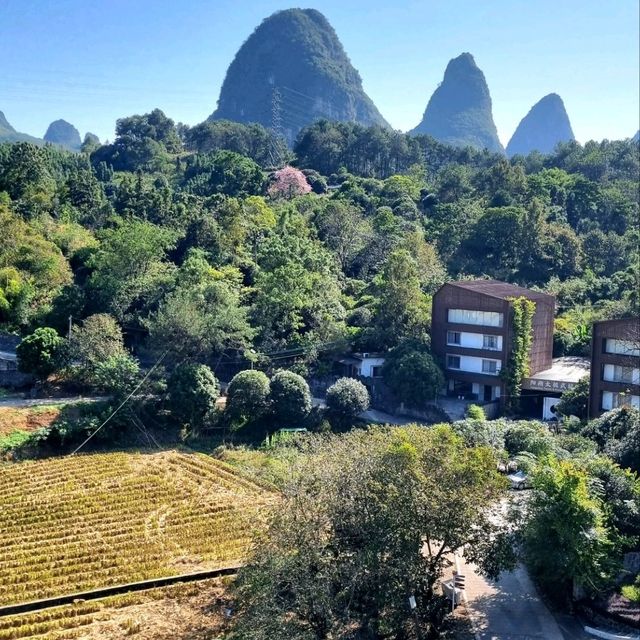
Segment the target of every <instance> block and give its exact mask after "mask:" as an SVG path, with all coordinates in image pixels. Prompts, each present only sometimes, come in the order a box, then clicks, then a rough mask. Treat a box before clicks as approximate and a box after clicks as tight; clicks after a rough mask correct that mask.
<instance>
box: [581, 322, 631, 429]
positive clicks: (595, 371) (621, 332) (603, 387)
mask: <svg viewBox="0 0 640 640" xmlns="http://www.w3.org/2000/svg"><path fill="white" fill-rule="evenodd" d="M607 340H620V341H623V342H625V343H627V344H628V348H627V349H624V351H625V353H609V352H608V350H607V345H608V344H610V343H607ZM638 350H640V318H638V317H636V318H623V319H621V320H603V321H601V322H595V323H594V325H593V335H592V338H591V381H590V388H589V418H596V417H598V416H599V415H601V414H602V413H603V412H604V411H606V410H607V409H606V408H603V396H604V393H605V392H612V393H614V394H624V397H625V398H626V399H625V401H629V400H630V398H631V396H640V385H638V384H633V383H629V382H615V381H607V380H605V379H604V377H605V367H606V365H613V366H616V365H617V366H619V367H626V368H631V369H640V356H639V355H636V352H637V351H638Z"/></svg>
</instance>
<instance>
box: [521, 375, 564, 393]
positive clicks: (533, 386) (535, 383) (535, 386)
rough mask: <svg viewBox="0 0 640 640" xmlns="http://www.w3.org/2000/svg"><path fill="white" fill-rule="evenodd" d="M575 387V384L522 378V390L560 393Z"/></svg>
mask: <svg viewBox="0 0 640 640" xmlns="http://www.w3.org/2000/svg"><path fill="white" fill-rule="evenodd" d="M575 386H576V383H575V382H566V381H561V380H539V379H537V378H524V379H523V380H522V388H523V389H528V390H530V391H557V392H558V393H562V392H563V391H568V390H569V389H573V387H575Z"/></svg>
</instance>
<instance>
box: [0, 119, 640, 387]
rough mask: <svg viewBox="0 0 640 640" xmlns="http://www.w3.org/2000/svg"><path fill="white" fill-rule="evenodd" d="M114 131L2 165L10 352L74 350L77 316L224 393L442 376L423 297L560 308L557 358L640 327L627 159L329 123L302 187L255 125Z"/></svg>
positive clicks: (618, 154) (310, 141) (155, 125)
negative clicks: (221, 383)
mask: <svg viewBox="0 0 640 640" xmlns="http://www.w3.org/2000/svg"><path fill="white" fill-rule="evenodd" d="M117 131H118V135H117V137H116V139H115V140H114V142H113V143H112V144H109V145H103V146H99V145H97V143H96V144H93V146H90V147H89V149H92V151H91V153H90V154H89V153H88V152H85V153H81V154H72V153H68V152H65V151H62V150H59V149H56V148H53V147H49V146H47V147H44V148H40V147H36V146H33V145H30V144H28V143H16V144H4V145H0V218H1V219H2V226H3V230H5V233H4V234H3V237H2V239H0V256H1V261H0V264H1V265H2V266H1V268H0V326H1V327H2V328H3V329H4V330H9V331H17V332H19V333H22V334H24V335H27V334H30V333H32V332H33V331H34V330H36V329H41V328H42V327H50V328H51V329H55V330H56V331H57V332H58V334H63V333H66V331H67V325H68V318H69V316H71V317H72V318H73V322H74V324H75V325H82V326H84V325H83V324H82V323H83V322H85V321H86V319H87V318H89V317H91V316H96V315H98V316H100V317H102V316H108V317H109V318H110V319H111V322H112V323H115V324H116V325H117V326H119V327H120V329H121V330H122V331H124V341H125V344H126V347H127V348H129V349H131V348H133V349H134V351H136V352H137V354H138V355H139V356H140V355H143V356H144V355H145V354H146V356H147V357H157V356H160V355H162V354H165V356H164V360H163V366H166V367H167V369H168V370H169V371H171V370H172V368H173V367H174V366H175V365H176V364H178V363H179V362H181V361H182V360H183V359H185V358H186V359H187V360H188V361H190V362H200V363H205V364H208V365H210V366H212V368H214V370H215V371H216V372H218V371H220V370H222V371H223V372H224V367H225V366H226V367H231V374H230V375H229V376H228V378H230V377H231V375H232V374H233V373H235V372H236V371H237V370H239V369H242V368H248V366H247V365H248V364H249V362H250V361H252V362H255V363H256V364H257V365H258V368H261V369H269V368H270V367H272V368H274V369H275V368H277V365H278V364H285V365H291V364H292V363H293V362H295V363H296V367H297V371H298V372H299V373H308V372H309V371H310V370H313V371H316V372H322V371H323V370H325V369H323V367H325V368H326V362H328V361H329V359H330V358H331V356H332V354H333V353H335V352H336V351H343V350H344V349H345V348H347V346H348V345H351V347H352V348H354V349H361V350H385V349H394V348H398V347H401V348H402V349H403V350H404V351H407V350H408V351H410V352H411V353H409V356H411V357H412V358H413V360H411V361H412V362H414V363H415V365H416V366H417V363H418V361H419V360H420V358H422V360H421V362H422V364H420V366H423V367H424V366H426V367H427V368H428V369H429V368H432V365H431V364H430V363H428V362H427V361H426V360H425V359H424V356H428V355H429V344H428V331H429V324H430V295H431V294H432V293H433V292H434V291H435V290H436V289H437V287H438V286H439V285H440V284H442V283H443V282H444V281H445V280H446V279H447V278H459V277H469V276H474V277H482V276H490V277H494V278H499V279H504V280H507V281H509V282H515V283H518V284H521V285H525V286H532V287H539V288H541V289H544V290H546V291H548V292H550V293H553V294H555V295H556V296H557V301H558V310H559V315H558V318H557V320H556V335H555V349H556V354H558V355H562V354H582V353H585V351H586V349H587V347H588V341H589V326H590V323H591V321H593V320H594V319H598V318H607V317H619V316H623V315H627V314H630V313H633V312H637V309H638V295H637V291H638V287H637V286H636V285H637V283H638V252H637V246H638V199H637V198H638V193H637V188H636V186H637V180H638V153H637V152H638V148H637V144H635V143H633V142H630V141H624V142H603V143H595V142H590V143H588V144H586V145H585V146H584V147H582V146H580V145H579V144H577V143H575V142H572V143H567V144H563V145H560V146H559V147H558V148H557V150H556V152H555V153H554V154H551V155H547V156H542V155H539V154H535V153H534V154H531V155H529V156H527V157H520V156H516V157H514V158H513V159H512V160H511V161H507V160H505V159H504V158H502V157H499V156H497V155H492V154H490V153H486V152H478V151H473V150H471V149H468V148H467V149H457V148H452V147H447V146H445V145H442V144H440V143H437V142H435V141H434V140H432V139H431V138H428V137H425V136H418V137H415V138H414V137H410V136H406V135H403V134H400V133H397V132H391V131H387V130H384V129H381V128H378V127H372V128H364V127H362V126H360V125H355V124H345V123H331V122H328V121H320V122H318V123H316V124H314V125H312V126H310V127H308V128H307V129H305V130H303V131H302V132H301V133H300V135H299V137H298V141H297V143H296V145H295V147H294V155H293V156H292V157H290V158H289V160H290V161H292V162H293V163H294V164H296V165H298V167H299V169H301V170H302V171H300V170H299V169H294V168H292V167H284V168H282V167H281V166H280V167H278V166H276V167H271V166H269V161H270V158H271V155H270V152H271V151H273V148H274V144H275V143H278V139H277V138H276V137H274V136H273V134H271V133H269V132H268V131H267V130H265V129H263V128H261V127H260V126H259V125H249V126H245V125H241V124H237V123H235V124H234V123H224V122H215V123H206V124H205V125H199V126H198V127H194V128H193V129H188V128H187V127H184V126H180V127H177V126H176V125H175V124H174V123H173V122H172V121H171V120H170V119H168V118H167V117H166V116H165V115H164V114H163V113H162V112H161V111H159V110H155V111H153V112H152V113H149V114H146V115H142V116H140V115H137V116H131V117H128V118H123V119H122V120H120V121H118V126H117ZM278 144H281V143H278ZM279 148H280V149H282V146H280V147H279ZM497 230H500V232H499V233H497ZM108 322H109V320H108V319H106V320H103V321H102V325H101V324H100V323H98V326H97V327H96V326H94V331H98V335H100V334H99V327H100V326H103V325H105V323H107V324H108ZM94 325H95V323H94ZM105 326H106V325H105ZM89 327H91V323H89ZM105 331H106V329H105ZM47 335H48V337H47ZM78 335H79V334H77V333H76V332H75V330H74V334H73V336H72V337H71V341H72V342H73V338H74V337H77V336H78ZM45 338H46V339H47V340H49V343H50V345H49V346H50V347H52V345H55V343H56V338H55V336H53V335H52V334H50V333H49V334H46V335H45V334H42V335H39V337H38V338H37V340H40V342H41V343H42V341H43V340H44V339H45ZM33 340H36V338H35V337H34V338H33ZM43 344H44V343H43ZM52 349H53V347H52ZM50 350H51V349H50ZM53 350H55V349H53ZM25 352H26V345H25ZM401 353H403V351H401V352H398V357H400V354H401ZM412 353H415V354H418V355H419V357H417V356H415V357H414V356H413V355H412ZM72 354H73V357H67V359H66V362H65V360H64V358H63V359H62V361H56V360H55V358H53V355H54V354H53V351H52V352H51V353H44V352H43V353H42V354H41V355H42V356H43V360H42V361H41V362H36V361H35V360H33V359H32V368H31V371H33V372H34V373H36V374H37V375H41V376H46V374H47V373H50V371H51V369H52V368H54V369H55V368H56V367H58V368H65V367H68V363H69V362H73V363H75V364H76V365H77V364H78V362H79V360H82V358H79V357H78V354H77V353H75V352H73V350H72ZM104 355H105V354H103V353H100V354H97V355H94V356H87V357H89V358H94V360H95V362H97V361H99V360H100V361H101V360H104V357H103V356H104ZM109 355H110V356H113V357H114V358H116V359H115V360H112V361H111V362H110V363H109V366H110V367H111V369H110V370H116V371H120V372H121V373H122V374H123V375H124V374H125V373H126V372H127V371H128V372H129V374H134V373H135V371H133V369H132V367H133V366H134V365H132V364H131V362H128V361H126V360H124V361H123V360H122V357H123V356H125V355H126V350H125V351H124V352H123V351H122V349H120V350H118V349H116V350H115V351H113V352H110V353H109ZM405 355H406V354H405ZM83 357H84V356H83ZM118 358H120V359H118ZM410 359H411V358H410ZM435 364H436V365H437V364H439V363H435ZM242 365H244V366H242ZM87 366H88V365H87ZM412 366H414V365H412ZM234 367H235V370H233V368H234ZM221 368H222V369H221ZM76 370H77V367H76ZM433 371H434V375H435V376H436V377H435V378H434V377H433V376H430V378H431V379H432V380H433V381H436V382H437V379H438V378H437V367H436V369H434V370H433ZM91 375H92V376H93V377H92V380H93V382H92V384H93V383H95V382H96V380H97V379H98V378H99V377H100V374H99V373H97V372H95V371H94V372H92V373H91ZM96 376H97V377H96ZM228 378H227V379H228ZM76 379H77V377H76ZM102 379H105V380H106V379H108V376H106V375H105V372H104V371H103V372H102ZM90 382H91V381H90ZM396 383H397V384H396V386H397V388H398V389H400V388H401V386H402V383H401V382H400V381H396Z"/></svg>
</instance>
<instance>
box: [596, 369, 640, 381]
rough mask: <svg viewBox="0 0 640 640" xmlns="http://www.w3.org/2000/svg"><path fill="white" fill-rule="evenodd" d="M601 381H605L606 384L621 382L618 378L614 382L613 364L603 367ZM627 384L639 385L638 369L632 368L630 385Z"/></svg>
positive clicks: (639, 375) (639, 374) (639, 373)
mask: <svg viewBox="0 0 640 640" xmlns="http://www.w3.org/2000/svg"><path fill="white" fill-rule="evenodd" d="M602 379H603V380H606V381H607V382H621V380H620V379H619V378H618V379H617V380H616V371H615V365H613V364H605V365H604V373H603V375H602ZM627 384H640V369H636V368H635V367H634V369H633V373H632V380H631V382H630V383H629V382H627Z"/></svg>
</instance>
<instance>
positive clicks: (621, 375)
mask: <svg viewBox="0 0 640 640" xmlns="http://www.w3.org/2000/svg"><path fill="white" fill-rule="evenodd" d="M635 371H637V370H634V368H633V367H621V366H620V365H617V364H616V365H615V366H614V367H613V381H614V382H626V383H627V384H634V382H636V381H637V375H634V373H635Z"/></svg>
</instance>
